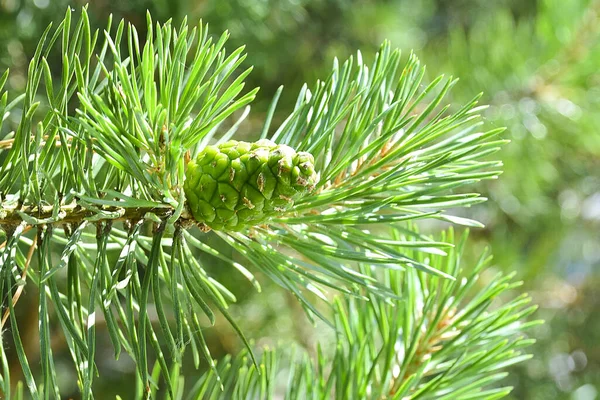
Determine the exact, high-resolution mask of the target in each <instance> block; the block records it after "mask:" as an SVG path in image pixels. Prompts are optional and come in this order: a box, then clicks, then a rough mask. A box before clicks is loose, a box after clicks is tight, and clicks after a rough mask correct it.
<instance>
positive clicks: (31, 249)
mask: <svg viewBox="0 0 600 400" xmlns="http://www.w3.org/2000/svg"><path fill="white" fill-rule="evenodd" d="M5 243H6V242H5ZM5 243H3V244H4V245H5ZM36 244H37V233H36V234H35V237H34V238H33V243H31V246H29V251H28V252H27V259H26V260H25V265H24V266H23V271H22V272H21V280H22V281H25V280H26V279H27V269H28V268H29V264H31V259H32V258H33V253H34V251H35V247H36ZM24 288H25V285H19V287H17V291H16V292H15V294H14V295H13V297H12V305H13V308H14V307H15V306H16V305H17V302H18V301H19V297H21V293H23V289H24ZM9 316H10V308H7V309H6V311H4V315H3V316H2V321H1V322H0V330H2V328H4V324H5V323H6V320H7V319H8V317H9Z"/></svg>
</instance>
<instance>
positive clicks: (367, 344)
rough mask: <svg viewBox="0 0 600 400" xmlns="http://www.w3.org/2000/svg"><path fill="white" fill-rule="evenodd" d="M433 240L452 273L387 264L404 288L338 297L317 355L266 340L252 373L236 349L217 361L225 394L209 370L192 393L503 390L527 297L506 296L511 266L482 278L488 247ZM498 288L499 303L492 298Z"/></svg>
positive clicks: (440, 395)
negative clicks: (443, 247)
mask: <svg viewBox="0 0 600 400" xmlns="http://www.w3.org/2000/svg"><path fill="white" fill-rule="evenodd" d="M394 236H395V235H394ZM406 239H407V240H411V239H410V238H406ZM440 240H442V241H448V242H451V243H455V244H456V247H454V248H453V249H452V251H451V252H450V254H449V255H448V256H447V257H440V256H433V257H434V258H435V261H434V265H436V267H437V268H438V269H440V270H443V271H446V272H448V273H450V274H454V275H455V276H456V277H457V280H456V281H449V280H442V279H439V278H437V277H434V276H432V275H427V274H423V273H421V272H415V271H412V270H408V271H398V270H396V271H386V272H385V281H386V282H387V283H388V285H390V288H392V289H393V290H394V291H395V292H396V293H398V294H402V298H401V299H400V300H396V301H392V302H390V301H386V300H381V299H378V298H377V297H370V300H372V301H370V302H364V301H361V300H356V299H351V298H344V299H341V298H337V299H336V303H335V305H336V306H335V321H336V337H335V341H334V343H328V342H321V343H320V345H319V347H318V350H317V359H316V361H315V360H313V359H312V358H311V357H310V356H309V355H308V353H306V352H305V351H304V350H298V349H296V350H295V351H289V348H286V347H285V346H280V347H278V348H276V349H264V350H263V354H262V360H261V365H260V371H261V374H260V375H259V374H258V373H257V371H256V370H253V368H252V367H250V366H248V362H247V360H246V359H245V354H244V353H242V354H240V355H239V356H237V357H235V358H233V359H231V358H226V359H224V360H222V361H221V362H220V363H219V368H218V370H219V374H220V379H221V381H222V382H224V386H225V388H226V391H225V393H224V394H223V392H222V391H221V389H220V388H219V386H218V385H216V380H215V379H216V374H215V372H212V371H211V372H208V373H206V374H204V376H203V377H202V378H201V379H200V381H199V382H198V383H197V384H196V385H195V387H194V389H193V390H192V394H193V395H196V396H201V397H203V398H209V399H213V398H221V397H222V396H225V397H228V398H233V399H245V398H270V397H269V396H274V395H275V394H277V395H282V394H283V393H280V391H279V390H278V385H277V384H278V382H282V381H285V382H288V386H287V388H286V391H285V395H283V396H282V397H283V398H286V399H296V398H335V399H348V398H356V399H417V398H426V399H451V398H459V399H468V398H485V399H488V398H494V399H496V398H502V397H505V396H506V395H507V394H508V393H510V391H511V388H509V387H502V386H501V381H502V379H504V377H505V376H506V373H505V372H504V371H505V369H506V368H507V367H508V366H510V365H513V364H515V363H519V362H523V361H524V360H527V359H528V358H529V357H530V356H529V355H527V354H524V353H523V350H524V348H525V347H527V346H529V345H530V344H531V343H533V341H532V340H530V339H527V338H526V337H525V336H524V333H525V332H526V330H527V329H528V328H530V327H531V326H533V325H535V324H538V323H539V321H526V319H527V316H529V315H530V314H531V313H532V312H533V311H534V310H535V307H534V306H530V305H529V303H530V301H531V299H530V298H529V297H528V296H526V295H524V296H523V295H522V296H517V297H513V298H512V300H510V299H509V298H506V297H507V295H508V296H510V292H511V289H514V288H515V287H518V286H519V285H520V284H521V283H520V282H513V281H512V277H511V276H501V275H500V276H496V277H494V278H493V279H491V280H489V281H487V280H486V281H485V282H482V278H481V276H482V275H483V274H482V273H483V272H484V270H485V269H486V268H487V266H488V265H489V262H490V259H491V258H490V257H489V256H488V254H487V253H484V254H482V256H481V258H480V260H479V262H478V263H477V264H476V265H474V266H469V267H466V266H463V265H462V263H461V261H460V258H461V256H460V255H461V252H462V249H463V248H464V245H465V242H466V235H464V236H463V237H461V238H459V239H457V240H456V242H455V240H454V233H453V231H449V232H447V233H445V234H444V235H442V237H441V238H440ZM417 257H418V256H417ZM372 267H373V266H370V265H364V271H376V270H375V269H374V268H372ZM501 297H502V298H505V302H504V305H503V306H500V307H497V306H493V303H494V302H495V300H496V299H498V298H501Z"/></svg>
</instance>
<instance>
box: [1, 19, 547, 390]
mask: <svg viewBox="0 0 600 400" xmlns="http://www.w3.org/2000/svg"><path fill="white" fill-rule="evenodd" d="M72 14H73V13H72V11H71V10H67V12H66V15H65V18H64V20H63V21H62V23H61V24H59V25H58V26H57V27H56V28H52V27H49V28H48V29H47V30H46V31H45V32H44V33H43V35H42V37H41V38H40V42H39V43H40V44H39V46H38V48H37V51H36V53H35V55H34V57H33V58H32V60H31V62H30V64H29V70H28V76H27V84H26V89H25V92H24V93H22V94H20V95H14V94H9V93H6V92H2V94H1V97H0V109H1V110H2V112H1V114H2V115H5V116H6V115H9V113H10V112H11V111H12V110H14V109H15V107H16V106H17V105H19V107H20V109H21V110H22V113H21V115H20V121H19V124H18V127H17V129H16V130H14V131H10V132H7V130H6V129H2V130H0V135H1V136H0V235H1V236H0V272H1V274H0V275H1V279H0V298H1V299H2V306H3V310H2V311H3V313H2V315H3V319H2V336H1V343H2V346H1V347H0V351H1V354H0V355H1V356H2V357H1V360H2V366H1V369H0V377H1V379H0V390H1V391H2V394H3V396H4V397H6V398H22V397H24V396H25V395H24V394H23V391H22V388H21V387H19V386H17V387H16V388H15V386H13V385H12V383H11V375H13V374H15V371H14V370H11V368H9V361H8V358H7V355H6V354H7V349H8V348H12V349H14V351H15V352H16V355H17V356H18V359H19V365H20V376H21V377H22V379H23V382H24V384H25V385H26V387H27V390H28V393H29V394H28V396H31V397H32V398H34V399H38V398H61V397H60V396H61V387H60V384H59V382H60V374H61V372H62V371H61V370H60V369H59V368H57V366H56V363H55V360H54V356H53V342H54V341H55V338H53V332H55V328H57V327H59V328H60V330H61V332H62V335H63V338H62V340H64V342H65V343H66V346H67V347H68V349H69V353H70V355H71V358H72V365H73V367H74V368H75V370H76V373H77V385H78V387H79V390H80V393H81V398H83V399H90V398H93V397H94V384H95V382H97V381H98V380H99V379H102V375H103V371H102V368H101V367H100V365H98V364H97V363H96V362H95V360H96V355H97V353H98V351H99V349H98V347H97V341H96V334H97V330H98V329H99V328H98V326H97V322H98V321H99V320H100V318H102V321H103V323H104V324H105V327H106V330H107V331H108V334H109V338H110V342H111V345H112V351H113V352H114V356H115V358H119V357H129V358H130V359H131V360H133V362H134V363H135V365H136V371H137V373H136V381H135V383H132V386H135V397H136V398H170V399H183V398H198V399H201V398H275V397H276V396H279V395H283V396H285V398H289V399H301V398H323V399H326V398H339V399H358V398H369V399H370V398H373V399H383V398H397V399H400V398H408V399H413V398H414V399H416V398H432V399H433V398H435V399H440V398H463V399H474V398H486V399H489V398H501V397H503V396H505V395H506V394H507V393H508V392H509V391H510V388H507V387H503V386H502V384H501V380H502V378H503V377H504V376H505V375H506V373H505V371H504V369H505V368H506V367H507V366H509V365H511V364H514V363H517V362H520V361H522V360H525V359H526V358H528V355H526V354H525V353H524V352H523V349H524V348H525V347H526V346H527V345H529V344H530V343H531V340H530V339H528V338H526V336H525V333H524V331H525V329H526V328H527V327H528V326H531V325H532V324H535V323H537V322H527V318H526V317H527V316H528V315H530V314H531V313H532V312H533V311H534V309H535V308H534V307H533V306H531V305H529V302H530V299H529V297H528V296H527V295H521V296H518V297H514V298H512V299H511V298H507V297H506V296H505V295H506V294H507V293H509V291H510V289H512V288H515V287H516V286H518V285H519V283H518V282H514V281H513V280H512V276H511V275H506V276H504V275H499V276H498V277H497V278H496V279H494V280H492V281H491V282H490V283H489V284H487V285H479V284H478V282H479V276H480V273H481V272H482V271H483V269H484V268H485V267H486V265H487V264H488V263H489V260H490V257H489V254H488V253H485V254H483V255H482V256H481V258H480V260H479V262H477V263H476V264H475V265H463V263H461V261H460V259H461V257H460V256H461V252H462V250H463V248H464V247H465V246H466V245H467V241H466V235H461V236H460V237H455V233H454V231H453V230H452V229H450V230H447V231H445V232H438V233H436V234H424V233H420V231H419V229H418V224H419V223H420V221H424V220H437V221H443V222H447V223H450V224H453V225H461V226H467V227H475V228H476V227H480V226H481V225H480V224H479V223H478V222H476V221H474V220H471V219H467V218H464V217H457V216H455V215H454V214H452V213H451V212H450V211H451V210H452V209H453V208H457V207H469V206H471V205H474V204H478V203H480V202H482V201H485V199H484V198H483V197H481V196H480V195H479V194H477V193H473V192H470V191H469V185H473V184H474V183H476V182H479V181H482V180H487V179H495V178H497V177H498V175H499V174H500V168H501V163H500V162H499V161H495V160H492V159H490V156H491V155H492V154H494V153H495V152H496V151H497V150H498V149H499V148H500V146H501V145H503V144H504V143H505V142H506V141H505V140H503V139H502V138H501V137H500V134H501V133H502V131H503V129H502V128H496V129H487V128H486V126H485V123H484V122H483V121H482V118H481V116H480V112H481V110H483V109H484V108H485V106H481V105H479V104H478V99H479V97H480V95H477V96H474V97H473V99H472V100H471V101H469V102H466V103H465V104H448V103H447V101H446V100H445V96H446V95H447V94H448V92H449V91H450V90H451V89H452V87H453V86H454V85H455V84H456V82H457V81H456V79H454V78H451V77H444V76H440V77H438V78H435V79H433V80H432V81H430V82H425V80H424V76H425V68H424V66H423V65H422V64H421V63H420V61H419V60H418V58H417V57H416V56H415V55H414V54H410V55H408V57H404V58H402V57H401V53H400V51H399V50H396V49H393V48H392V47H391V45H390V44H389V43H388V42H384V43H383V44H382V45H381V47H380V49H379V51H378V52H377V55H376V57H375V59H374V60H373V61H372V62H371V63H367V62H366V61H364V60H363V58H362V55H361V53H360V52H358V53H357V54H356V56H355V57H351V58H349V59H348V60H346V61H345V62H338V61H337V60H335V61H334V63H333V68H332V71H331V73H330V75H329V76H327V77H325V79H323V80H321V81H318V82H316V83H315V84H314V85H312V86H310V87H309V86H308V85H305V86H304V87H303V88H302V90H301V91H300V93H299V94H298V97H297V101H296V104H295V107H294V109H293V110H291V111H290V112H289V116H288V117H287V118H286V119H285V120H284V121H283V122H281V123H280V124H277V125H276V126H274V125H273V124H272V123H271V122H272V116H273V113H274V112H275V109H276V107H277V100H278V98H279V95H280V93H281V90H279V91H278V92H277V95H276V96H275V98H274V99H273V102H272V104H271V107H270V111H269V114H268V115H267V117H266V119H265V121H264V125H263V127H262V129H261V130H260V132H256V137H255V138H253V139H255V141H252V142H249V141H245V140H238V138H237V137H236V132H237V130H238V128H239V126H240V125H241V124H243V123H244V119H245V118H246V116H247V115H248V113H249V111H250V108H249V106H250V104H251V103H252V101H253V99H254V97H255V95H256V93H257V90H258V89H253V88H251V89H248V88H246V87H245V85H244V79H245V78H246V77H247V76H248V74H250V72H251V68H247V69H243V68H240V66H241V65H242V63H243V61H244V59H245V54H244V48H238V49H235V50H233V51H230V50H227V48H226V42H227V39H228V35H227V33H224V34H222V35H221V36H220V37H216V38H213V37H212V36H211V35H209V33H208V29H207V26H206V25H204V24H203V23H202V22H200V23H199V24H197V25H194V26H190V25H188V23H187V21H185V20H184V22H183V23H182V24H181V25H180V26H178V27H177V26H173V24H172V22H170V21H168V22H166V23H164V24H158V23H154V22H153V21H152V20H151V17H150V15H148V20H147V36H146V38H145V39H144V40H142V39H141V38H140V37H139V36H138V33H137V30H136V28H135V26H133V25H132V24H127V23H125V22H124V21H120V22H118V23H113V21H112V20H109V22H108V25H107V27H106V29H105V30H103V31H100V30H93V29H92V28H91V26H90V23H89V17H88V14H87V11H86V9H85V8H84V9H83V10H82V11H81V13H80V15H79V17H77V18H74V17H73V15H72ZM55 47H58V48H59V49H60V54H61V55H62V69H61V70H60V71H52V70H51V67H50V65H49V63H48V61H47V57H48V54H49V53H50V51H51V50H52V49H53V48H55ZM56 74H57V75H59V76H60V77H61V79H60V81H58V82H55V81H54V80H53V79H52V77H53V76H54V75H56ZM7 78H8V71H7V72H5V73H4V74H3V75H2V76H1V78H0V89H1V88H3V87H4V85H5V83H6V81H7ZM40 93H41V94H42V95H41V96H40ZM9 99H10V101H9ZM234 117H235V118H236V119H234V120H232V119H233V118H234ZM5 119H6V118H5ZM1 128H2V127H1V126H0V129H1ZM449 210H450V211H449ZM215 241H219V243H221V246H215V245H214V243H215ZM223 246H229V247H230V248H231V249H232V250H233V251H234V252H235V257H232V256H230V255H229V253H226V252H224V251H222V250H221V249H222V248H223ZM56 249H60V254H61V256H60V257H59V258H58V259H56V258H54V257H52V254H53V251H55V250H56ZM211 259H219V260H221V261H223V262H225V263H226V264H228V265H229V268H230V269H231V272H232V273H234V272H236V273H240V274H242V275H243V276H244V277H245V278H247V279H248V280H249V281H250V282H251V283H252V285H254V287H255V288H256V289H257V290H258V291H260V290H261V286H260V280H259V279H258V278H257V277H255V274H257V273H260V276H261V277H264V278H268V279H271V280H273V281H274V282H275V283H277V284H278V285H280V286H281V287H282V288H284V289H285V290H288V291H289V292H290V293H292V294H293V296H294V297H295V298H296V299H297V301H298V302H299V303H300V304H301V305H302V307H303V308H304V309H305V310H306V315H307V317H308V318H310V319H311V320H313V321H322V323H324V324H326V325H328V326H329V328H328V329H329V330H330V331H331V332H332V336H333V339H332V341H330V342H328V341H327V340H326V339H324V342H323V344H322V345H321V346H319V347H318V348H317V349H315V351H316V355H313V352H312V351H311V349H308V350H307V349H298V350H297V351H290V350H289V349H287V348H283V349H264V348H260V347H256V346H255V345H253V343H252V342H251V341H250V340H248V339H247V338H246V335H245V334H244V332H243V329H242V328H240V326H239V325H238V322H239V321H238V319H236V318H234V317H233V316H232V315H231V314H230V312H229V310H228V309H229V306H230V304H232V303H234V302H235V301H236V298H235V296H234V295H233V293H232V292H231V291H230V290H229V289H228V288H227V287H226V286H225V285H224V284H222V283H221V282H219V281H218V280H216V279H214V278H213V277H211V275H210V273H209V272H208V271H207V268H206V267H207V264H208V263H209V262H210V261H208V260H211ZM29 288H36V289H37V290H29ZM30 293H37V296H38V298H37V304H38V308H39V309H38V311H39V338H40V340H39V353H40V361H39V362H40V365H39V368H33V367H34V366H33V365H32V364H31V363H30V361H29V359H28V355H27V354H26V352H25V349H24V345H23V340H22V337H21V335H20V333H19V324H18V320H17V318H16V316H15V309H16V308H17V307H18V306H19V299H21V298H22V297H23V296H28V295H30ZM217 315H222V316H223V317H224V318H225V319H226V320H227V321H228V323H229V324H231V326H232V327H233V328H234V329H235V330H236V331H237V333H238V335H239V336H240V338H241V339H242V340H243V341H244V343H245V344H246V350H245V351H244V352H242V354H240V355H239V356H237V357H233V358H228V359H225V360H214V359H213V356H212V355H211V349H210V348H209V346H208V344H207V341H206V337H205V335H204V333H203V329H204V328H205V327H206V326H209V325H212V324H215V323H216V320H217V318H216V316H217ZM185 357H192V358H193V362H194V364H195V365H196V368H198V367H199V366H200V365H203V363H204V362H206V363H207V364H208V371H207V372H205V373H204V374H203V375H202V377H201V378H200V379H190V378H188V375H187V373H186V372H185V371H184V370H183V368H182V366H183V359H184V358H185ZM38 370H39V373H38V372H36V371H38ZM186 378H188V379H186ZM124 396H127V395H124Z"/></svg>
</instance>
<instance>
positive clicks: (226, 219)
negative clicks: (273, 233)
mask: <svg viewBox="0 0 600 400" xmlns="http://www.w3.org/2000/svg"><path fill="white" fill-rule="evenodd" d="M185 175H186V180H185V183H184V185H183V189H184V191H185V195H186V197H187V202H188V206H189V208H190V210H191V212H192V215H193V216H194V218H195V219H196V220H197V221H198V222H201V223H203V224H204V225H206V226H207V227H209V228H212V229H214V230H233V231H237V230H240V229H242V228H243V227H246V226H253V225H258V224H260V223H263V222H265V221H266V220H267V219H268V218H269V217H271V216H274V215H279V214H282V213H284V212H285V211H287V210H289V209H290V208H291V207H292V206H293V205H294V202H295V201H296V200H298V199H299V198H300V197H302V196H303V195H306V194H308V193H310V192H311V191H312V190H314V188H315V185H316V183H317V174H316V172H315V167H314V158H313V156H312V155H311V154H309V153H305V152H299V153H297V152H296V151H295V150H294V149H292V148H291V147H289V146H287V145H284V144H281V145H279V144H275V143H273V142H271V141H270V140H266V139H263V140H259V141H258V142H255V143H247V142H238V141H235V140H231V141H229V142H225V143H221V144H220V145H217V146H207V147H206V148H205V149H204V150H202V151H201V152H200V154H198V156H197V157H196V159H195V160H191V161H190V162H189V163H188V164H187V170H186V174H185Z"/></svg>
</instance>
